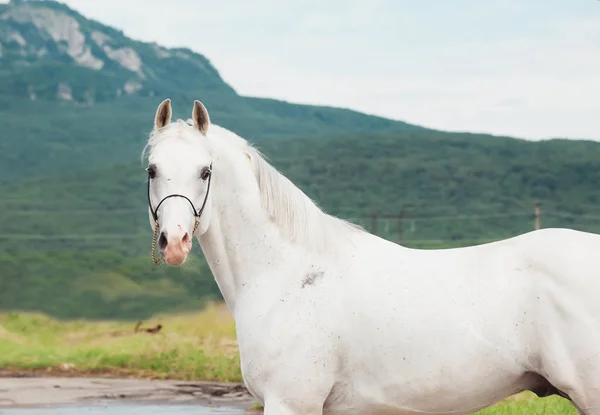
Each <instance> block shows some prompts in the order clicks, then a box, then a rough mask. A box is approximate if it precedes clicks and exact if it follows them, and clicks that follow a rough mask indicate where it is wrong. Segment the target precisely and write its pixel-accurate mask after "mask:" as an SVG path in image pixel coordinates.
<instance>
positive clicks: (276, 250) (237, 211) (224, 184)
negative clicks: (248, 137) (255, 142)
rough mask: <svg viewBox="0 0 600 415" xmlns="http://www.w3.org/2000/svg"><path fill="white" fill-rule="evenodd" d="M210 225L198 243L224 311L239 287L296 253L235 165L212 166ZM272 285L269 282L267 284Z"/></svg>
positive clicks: (250, 178) (231, 304)
mask: <svg viewBox="0 0 600 415" xmlns="http://www.w3.org/2000/svg"><path fill="white" fill-rule="evenodd" d="M214 172H215V173H214V178H215V179H216V180H217V183H215V186H214V187H213V189H215V191H214V193H213V203H212V207H211V215H210V216H211V217H210V225H209V227H208V229H207V231H206V232H205V233H204V234H203V235H202V236H200V238H199V242H200V246H201V248H202V251H203V253H204V256H205V258H206V260H207V262H208V265H209V267H210V269H211V271H212V273H213V275H214V277H215V280H216V282H217V285H218V286H219V289H220V290H221V293H222V295H223V298H224V300H225V302H226V303H227V305H228V307H229V309H230V310H231V311H232V312H234V310H235V307H236V302H237V301H236V300H237V298H238V296H239V295H240V293H241V292H242V290H243V289H244V287H249V286H253V287H256V286H257V284H259V280H260V279H261V278H265V276H266V275H267V274H269V272H273V270H274V269H275V270H277V269H281V268H280V267H284V266H286V261H288V258H289V257H290V254H291V252H294V251H295V250H297V249H298V248H297V247H293V246H292V245H291V244H290V243H289V241H287V240H286V239H285V238H284V237H282V235H281V232H280V231H279V229H278V228H277V227H276V225H274V224H273V223H272V221H271V220H270V219H269V218H268V216H267V214H266V213H265V211H264V209H263V208H262V206H261V201H260V197H259V195H258V189H257V184H256V180H255V179H254V177H253V175H252V173H251V172H250V171H249V170H248V169H247V168H245V167H244V168H240V163H239V160H238V161H237V163H233V162H232V163H220V164H219V165H218V166H217V165H216V164H215V170H214ZM271 283H272V281H270V282H269V284H271Z"/></svg>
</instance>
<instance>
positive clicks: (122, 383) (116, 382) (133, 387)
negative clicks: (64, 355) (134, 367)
mask: <svg viewBox="0 0 600 415" xmlns="http://www.w3.org/2000/svg"><path fill="white" fill-rule="evenodd" d="M98 404H103V405H106V404H116V405H119V404H155V405H157V404H158V405H161V404H163V405H164V404H167V405H168V404H177V405H183V404H192V405H202V406H206V407H211V406H218V407H230V408H236V409H240V410H243V411H253V412H255V411H257V409H256V404H257V401H256V400H255V399H254V398H253V397H252V396H251V395H250V394H249V393H248V391H247V389H246V388H245V387H244V385H243V384H241V383H235V382H211V381H188V380H176V379H148V378H139V377H133V376H131V377H119V376H115V375H114V374H112V375H110V374H106V375H104V376H103V375H98V374H90V375H82V374H77V373H66V374H65V373H63V374H62V375H61V374H58V373H45V372H43V371H6V370H0V409H18V408H44V407H57V406H79V405H81V406H94V405H98Z"/></svg>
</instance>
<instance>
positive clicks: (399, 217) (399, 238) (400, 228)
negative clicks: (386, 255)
mask: <svg viewBox="0 0 600 415" xmlns="http://www.w3.org/2000/svg"><path fill="white" fill-rule="evenodd" d="M402 219H404V209H402V210H401V211H400V213H399V214H398V242H400V241H402V231H403V229H402Z"/></svg>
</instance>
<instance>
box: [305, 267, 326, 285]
mask: <svg viewBox="0 0 600 415" xmlns="http://www.w3.org/2000/svg"><path fill="white" fill-rule="evenodd" d="M323 275H324V272H323V271H316V272H309V273H308V274H306V275H305V276H304V279H303V280H302V288H305V287H306V286H308V285H313V284H314V283H315V281H316V280H318V279H319V278H323Z"/></svg>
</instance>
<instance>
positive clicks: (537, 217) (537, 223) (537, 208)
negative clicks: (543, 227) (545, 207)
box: [534, 202, 541, 230]
mask: <svg viewBox="0 0 600 415" xmlns="http://www.w3.org/2000/svg"><path fill="white" fill-rule="evenodd" d="M534 212H535V229H536V230H537V229H540V222H541V221H540V202H536V203H535V210H534Z"/></svg>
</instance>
